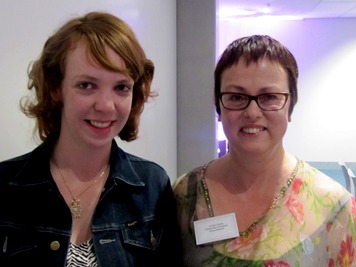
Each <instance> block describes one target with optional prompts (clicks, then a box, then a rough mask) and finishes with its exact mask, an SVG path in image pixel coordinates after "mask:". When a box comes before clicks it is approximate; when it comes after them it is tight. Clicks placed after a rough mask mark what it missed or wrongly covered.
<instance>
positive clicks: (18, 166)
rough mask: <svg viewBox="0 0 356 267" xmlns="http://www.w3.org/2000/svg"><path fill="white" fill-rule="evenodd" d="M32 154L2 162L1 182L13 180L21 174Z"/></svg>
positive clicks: (0, 164) (0, 167)
mask: <svg viewBox="0 0 356 267" xmlns="http://www.w3.org/2000/svg"><path fill="white" fill-rule="evenodd" d="M30 155H31V153H26V154H23V155H20V156H17V157H14V158H10V159H7V160H4V161H2V162H0V180H3V179H5V177H7V178H11V177H12V176H15V175H16V174H17V173H19V172H20V171H21V170H22V168H23V167H24V166H25V165H26V162H27V161H28V159H29V157H30Z"/></svg>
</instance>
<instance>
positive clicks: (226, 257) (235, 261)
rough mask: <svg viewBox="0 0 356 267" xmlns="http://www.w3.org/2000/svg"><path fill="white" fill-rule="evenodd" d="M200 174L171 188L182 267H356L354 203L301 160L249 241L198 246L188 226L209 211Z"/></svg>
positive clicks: (191, 174)
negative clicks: (286, 185) (279, 197)
mask: <svg viewBox="0 0 356 267" xmlns="http://www.w3.org/2000/svg"><path fill="white" fill-rule="evenodd" d="M202 170H203V167H199V168H197V169H195V170H193V171H192V172H189V173H187V174H185V175H183V176H182V177H180V178H178V179H177V180H176V181H175V183H174V191H175V195H176V198H177V202H178V213H179V214H178V215H179V220H180V225H181V230H182V235H183V245H184V250H185V251H184V261H185V266H186V267H200V266H204V267H235V266H239V267H241V266H242V267H243V266H249V267H254V266H256V267H257V266H258V267H260V266H261V267H289V266H293V267H308V266H310V267H319V266H322V267H324V266H326V267H336V266H340V267H341V266H342V267H346V266H356V258H355V247H356V226H355V222H356V202H355V199H354V198H353V197H352V196H351V195H350V194H349V193H348V192H347V191H346V190H345V189H344V187H342V186H341V185H340V184H339V183H337V182H336V181H334V180H333V179H332V178H330V177H328V176H326V175H325V174H323V173H321V172H320V171H318V170H317V169H315V168H313V167H312V166H310V165H309V164H308V163H306V162H304V161H301V162H300V165H299V169H298V170H297V173H296V176H295V178H294V180H293V182H292V183H291V184H290V186H289V187H288V188H287V190H286V193H285V195H284V196H283V198H281V199H280V200H279V202H278V203H277V205H275V206H274V208H273V209H272V210H271V211H270V212H269V213H268V214H267V215H266V216H265V217H264V218H263V219H262V220H261V221H259V223H258V224H257V225H256V227H254V228H253V230H252V231H251V232H250V234H249V235H248V236H244V237H243V236H239V237H237V238H233V239H228V240H223V241H218V242H214V243H209V244H203V245H199V246H197V245H196V242H195V234H194V227H193V222H194V221H195V220H200V219H204V218H197V215H196V214H197V213H199V214H202V213H201V212H197V211H199V209H205V210H207V209H208V206H207V202H206V198H205V197H204V189H203V186H202V182H201V180H202V179H203V178H205V177H203V176H204V172H203V171H202ZM205 192H206V191H205Z"/></svg>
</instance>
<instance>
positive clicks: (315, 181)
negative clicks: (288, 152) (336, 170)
mask: <svg viewBox="0 0 356 267" xmlns="http://www.w3.org/2000/svg"><path fill="white" fill-rule="evenodd" d="M296 180H297V182H296V183H294V185H295V186H296V185H297V184H298V182H299V184H300V186H299V187H298V188H300V189H298V191H299V190H300V191H301V193H304V194H305V196H306V198H307V199H309V200H310V199H314V200H317V202H318V203H319V202H320V203H324V204H325V205H327V203H328V204H329V205H331V206H333V205H341V207H342V206H344V205H345V204H346V203H347V202H349V201H350V200H351V198H352V196H351V194H350V193H349V192H348V191H347V190H346V189H345V188H344V187H343V186H342V185H341V184H340V183H338V182H337V181H336V180H334V179H333V178H331V177H329V176H328V175H326V174H324V173H323V172H321V171H319V170H318V169H316V168H314V167H313V166H311V165H309V164H308V163H306V162H304V161H302V164H301V166H300V169H299V171H298V174H297V177H296ZM298 180H299V181H298Z"/></svg>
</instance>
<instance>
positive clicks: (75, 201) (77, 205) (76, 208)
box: [53, 160, 108, 219]
mask: <svg viewBox="0 0 356 267" xmlns="http://www.w3.org/2000/svg"><path fill="white" fill-rule="evenodd" d="M53 164H54V166H55V167H56V168H57V170H58V173H59V175H60V176H61V178H62V180H63V182H64V184H65V186H66V187H67V190H68V192H69V193H70V195H71V197H72V201H71V202H70V206H69V208H70V212H71V213H72V215H73V218H74V219H79V218H81V217H82V211H83V207H82V203H81V202H80V198H79V197H80V196H81V195H83V194H84V193H85V192H86V191H87V190H88V189H89V188H90V187H92V186H93V185H95V184H96V183H97V182H98V181H99V180H100V178H102V177H103V176H104V174H105V172H106V170H107V168H108V166H105V167H104V169H103V170H102V171H100V172H99V174H98V175H97V176H96V177H97V178H96V179H95V180H94V181H93V182H92V183H91V184H90V185H88V186H87V187H86V188H85V189H84V190H83V191H82V192H80V193H79V194H78V195H77V196H76V197H75V196H74V195H73V193H72V191H71V190H70V188H69V185H68V183H67V182H66V180H65V179H64V176H63V175H62V173H61V171H60V170H59V167H58V165H57V163H56V161H55V160H53Z"/></svg>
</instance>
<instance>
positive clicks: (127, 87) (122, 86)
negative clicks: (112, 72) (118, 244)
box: [116, 84, 132, 92]
mask: <svg viewBox="0 0 356 267" xmlns="http://www.w3.org/2000/svg"><path fill="white" fill-rule="evenodd" d="M131 87H132V86H131V85H128V84H118V85H117V86H116V89H117V90H118V91H123V92H128V91H130V90H131Z"/></svg>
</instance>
